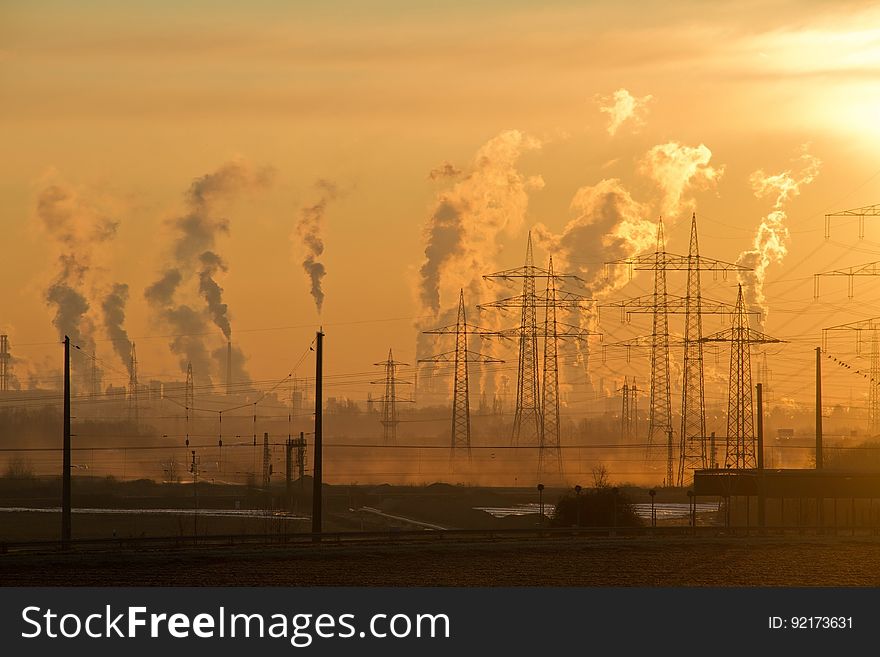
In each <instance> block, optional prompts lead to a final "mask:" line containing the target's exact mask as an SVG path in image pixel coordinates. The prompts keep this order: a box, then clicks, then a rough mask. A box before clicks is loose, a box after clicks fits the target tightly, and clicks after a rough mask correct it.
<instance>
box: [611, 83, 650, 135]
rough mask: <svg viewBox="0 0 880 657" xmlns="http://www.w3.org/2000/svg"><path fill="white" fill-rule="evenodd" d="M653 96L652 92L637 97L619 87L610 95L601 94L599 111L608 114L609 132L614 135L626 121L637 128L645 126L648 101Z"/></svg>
mask: <svg viewBox="0 0 880 657" xmlns="http://www.w3.org/2000/svg"><path fill="white" fill-rule="evenodd" d="M653 98H654V97H653V96H651V95H650V94H649V95H647V96H642V97H641V98H636V97H635V96H633V95H632V94H631V93H630V92H629V91H628V90H626V89H618V90H617V91H615V92H614V93H613V94H611V95H610V96H600V97H599V111H601V112H603V113H605V114H607V115H608V134H609V135H611V136H612V137H613V136H614V135H615V134H616V133H617V130H618V129H619V128H620V126H622V125H623V124H624V123H625V122H626V121H629V122H630V123H631V124H632V125H633V128H636V129H637V128H640V127H641V126H643V125H644V124H645V115H646V114H647V113H648V103H649V102H651V100H652V99H653Z"/></svg>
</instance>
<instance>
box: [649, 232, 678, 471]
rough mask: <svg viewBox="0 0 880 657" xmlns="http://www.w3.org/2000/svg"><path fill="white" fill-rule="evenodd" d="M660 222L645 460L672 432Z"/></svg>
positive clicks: (655, 275)
mask: <svg viewBox="0 0 880 657" xmlns="http://www.w3.org/2000/svg"><path fill="white" fill-rule="evenodd" d="M663 252H664V245H663V222H662V221H659V222H657V251H656V252H655V256H656V258H655V264H656V268H655V269H654V312H653V313H652V322H651V396H650V401H649V402H648V403H649V409H648V447H647V458H648V459H650V458H651V456H652V454H651V450H652V448H653V447H654V446H655V445H658V444H662V443H661V442H659V441H658V440H657V438H658V437H661V438H666V436H667V434H668V433H669V432H670V431H672V393H671V391H670V388H669V378H670V377H669V315H668V314H667V313H666V268H665V267H663V266H662V256H661V254H662V253H663Z"/></svg>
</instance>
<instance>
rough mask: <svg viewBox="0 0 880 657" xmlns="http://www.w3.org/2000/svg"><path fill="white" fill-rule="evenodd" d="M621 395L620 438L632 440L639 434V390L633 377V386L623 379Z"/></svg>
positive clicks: (619, 389) (620, 389)
mask: <svg viewBox="0 0 880 657" xmlns="http://www.w3.org/2000/svg"><path fill="white" fill-rule="evenodd" d="M617 390H618V391H619V392H620V393H621V402H622V404H621V411H620V437H621V438H622V439H623V440H632V439H633V438H635V437H636V434H637V432H638V398H637V395H638V388H637V387H636V379H635V377H633V381H632V385H630V384H629V383H628V382H627V379H626V377H623V387H622V388H618V389H617Z"/></svg>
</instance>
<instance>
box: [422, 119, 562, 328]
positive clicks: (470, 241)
mask: <svg viewBox="0 0 880 657" xmlns="http://www.w3.org/2000/svg"><path fill="white" fill-rule="evenodd" d="M540 147H541V143H540V142H539V141H538V140H537V139H534V138H533V137H530V136H528V135H526V134H525V133H523V132H520V131H519V130H508V131H506V132H502V133H501V134H499V135H498V136H496V137H494V138H492V139H490V140H489V141H488V142H487V143H486V144H484V145H483V146H482V147H481V148H480V149H479V150H478V151H477V153H476V156H475V158H474V162H473V165H472V167H471V170H470V171H469V172H468V173H467V175H465V177H464V178H463V179H461V180H459V181H458V182H456V183H455V184H454V185H453V187H452V188H451V189H449V190H447V191H444V192H441V193H439V194H438V196H437V200H436V203H435V205H434V210H433V212H432V214H431V216H430V217H429V218H428V221H427V223H426V226H425V261H424V263H423V264H422V267H421V269H420V270H419V275H420V280H419V288H418V292H419V299H420V300H421V303H422V305H423V306H424V308H425V309H427V310H429V311H431V312H432V313H433V314H435V315H437V314H438V313H439V312H440V306H441V297H442V298H444V299H448V300H449V304H450V306H452V305H454V304H455V303H457V301H458V290H459V289H460V288H464V289H465V296H466V297H467V298H468V300H469V302H478V301H479V300H480V298H479V296H478V295H479V294H480V293H481V291H482V285H481V281H482V278H481V277H482V275H483V274H485V273H488V272H490V271H492V268H493V267H494V265H495V256H496V254H497V253H498V251H499V244H498V238H499V236H500V235H501V234H502V233H507V234H508V235H514V234H516V233H517V231H518V230H519V229H520V227H521V226H522V223H523V220H524V218H525V213H526V208H527V207H528V200H529V194H528V193H529V191H530V190H532V189H540V188H542V187H543V186H544V181H543V179H542V178H541V177H540V176H534V177H526V176H524V175H523V174H522V173H521V172H520V171H519V170H518V169H517V168H516V165H517V162H518V161H519V158H520V156H521V155H522V154H523V153H524V152H526V151H530V150H534V149H537V148H540Z"/></svg>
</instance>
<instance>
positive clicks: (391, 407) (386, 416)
mask: <svg viewBox="0 0 880 657" xmlns="http://www.w3.org/2000/svg"><path fill="white" fill-rule="evenodd" d="M373 364H374V365H379V366H381V367H384V368H385V378H384V379H383V380H381V381H371V382H370V383H373V384H381V385H384V386H385V395H384V396H383V397H382V420H381V422H382V438H383V441H384V443H385V444H386V445H396V444H397V425H398V424H400V421H399V420H398V419H397V404H399V403H400V402H404V401H407V402H408V401H411V400H409V399H398V398H397V385H398V384H405V385H406V384H409V383H410V382H409V381H401V380H400V379H398V378H397V377H396V376H395V374H396V370H397V367H398V366H399V365H404V366H405V365H407V363H401V362H400V361H396V360H394V356H393V355H392V353H391V349H390V348H389V349H388V360H385V361H382V362H381V363H373Z"/></svg>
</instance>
